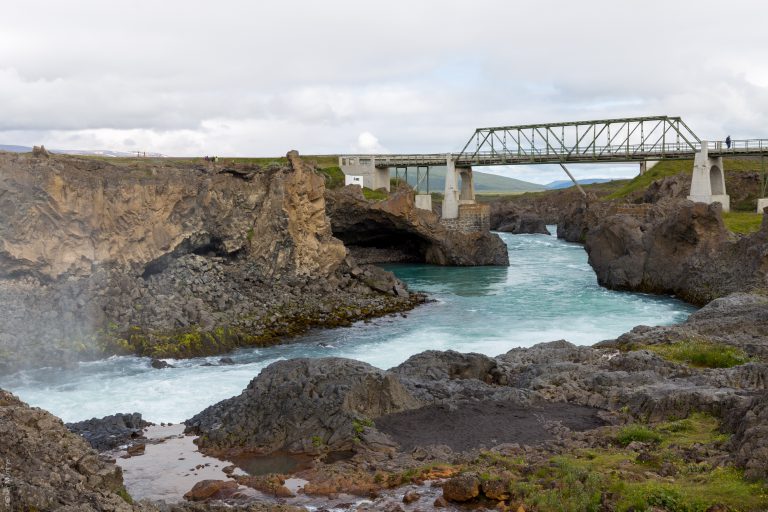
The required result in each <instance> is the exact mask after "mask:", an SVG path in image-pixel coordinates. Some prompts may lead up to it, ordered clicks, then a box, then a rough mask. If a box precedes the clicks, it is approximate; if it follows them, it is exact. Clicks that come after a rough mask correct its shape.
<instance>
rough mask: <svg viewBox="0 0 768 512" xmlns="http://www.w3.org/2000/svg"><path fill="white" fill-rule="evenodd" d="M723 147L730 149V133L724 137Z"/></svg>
mask: <svg viewBox="0 0 768 512" xmlns="http://www.w3.org/2000/svg"><path fill="white" fill-rule="evenodd" d="M725 147H727V148H728V149H731V136H730V135H728V136H727V137H726V138H725Z"/></svg>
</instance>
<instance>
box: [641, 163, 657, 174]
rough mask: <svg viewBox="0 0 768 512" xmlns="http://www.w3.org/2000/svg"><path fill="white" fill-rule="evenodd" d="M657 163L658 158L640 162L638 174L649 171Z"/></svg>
mask: <svg viewBox="0 0 768 512" xmlns="http://www.w3.org/2000/svg"><path fill="white" fill-rule="evenodd" d="M658 163H659V161H658V160H645V161H643V162H640V176H642V175H643V174H645V173H646V172H648V171H650V170H651V169H652V168H654V167H655V166H656V164H658Z"/></svg>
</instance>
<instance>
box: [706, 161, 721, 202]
mask: <svg viewBox="0 0 768 512" xmlns="http://www.w3.org/2000/svg"><path fill="white" fill-rule="evenodd" d="M724 183H725V179H724V177H723V170H722V169H721V168H720V167H718V166H717V165H713V166H712V167H710V169H709V185H710V187H711V190H712V195H713V196H721V195H724V194H725V184H724Z"/></svg>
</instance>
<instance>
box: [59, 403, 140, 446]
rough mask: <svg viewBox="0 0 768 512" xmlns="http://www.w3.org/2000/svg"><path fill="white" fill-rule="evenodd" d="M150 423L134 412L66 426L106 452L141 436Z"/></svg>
mask: <svg viewBox="0 0 768 512" xmlns="http://www.w3.org/2000/svg"><path fill="white" fill-rule="evenodd" d="M150 425H152V424H151V423H149V422H147V421H144V420H143V419H142V418H141V414H139V413H137V412H134V413H131V414H112V415H110V416H105V417H103V418H99V419H97V418H92V419H90V420H85V421H78V422H76V423H67V425H66V427H67V428H68V429H69V431H70V432H74V433H75V434H78V435H79V436H81V437H82V438H84V439H85V440H86V441H88V444H90V445H91V446H92V447H94V448H95V449H96V450H98V451H100V452H104V451H107V450H112V449H115V448H117V447H118V446H120V445H124V444H127V443H129V442H131V441H132V440H134V439H137V438H139V437H141V436H142V435H143V430H144V428H145V427H148V426H150Z"/></svg>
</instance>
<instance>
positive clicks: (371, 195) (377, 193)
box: [363, 187, 389, 201]
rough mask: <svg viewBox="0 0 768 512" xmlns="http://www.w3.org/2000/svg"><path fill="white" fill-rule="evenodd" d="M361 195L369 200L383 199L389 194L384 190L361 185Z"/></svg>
mask: <svg viewBox="0 0 768 512" xmlns="http://www.w3.org/2000/svg"><path fill="white" fill-rule="evenodd" d="M363 195H364V196H365V198H366V199H370V200H371V201H383V200H384V199H387V198H388V197H389V194H387V192H386V191H384V190H371V189H370V188H367V187H363Z"/></svg>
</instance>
